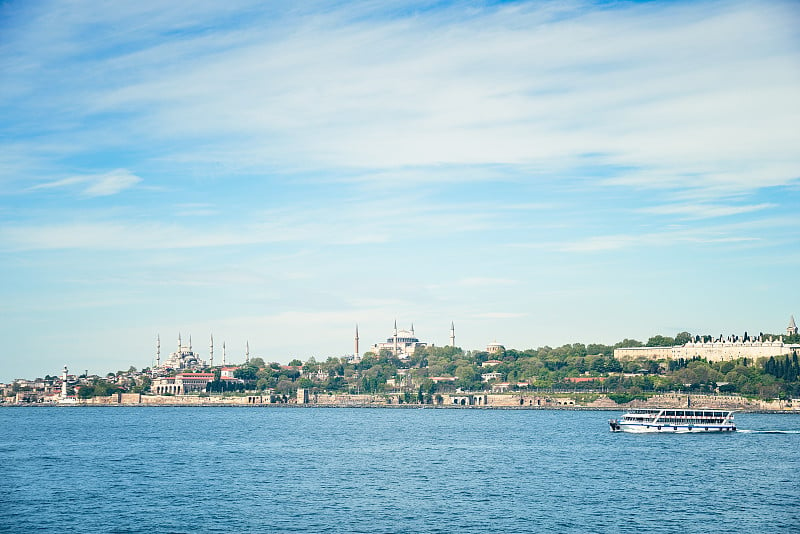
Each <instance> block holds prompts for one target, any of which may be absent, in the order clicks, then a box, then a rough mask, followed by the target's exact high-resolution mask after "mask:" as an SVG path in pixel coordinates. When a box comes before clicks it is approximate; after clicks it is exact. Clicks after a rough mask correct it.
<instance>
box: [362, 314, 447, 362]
mask: <svg viewBox="0 0 800 534" xmlns="http://www.w3.org/2000/svg"><path fill="white" fill-rule="evenodd" d="M355 341H356V352H355V357H356V360H360V357H359V352H358V326H356V339H355ZM429 345H430V346H432V345H431V344H429V343H424V342H422V341H420V340H419V338H418V337H417V336H416V334H415V333H414V325H413V324H412V325H411V329H410V330H398V329H397V321H395V322H394V331H393V332H392V335H391V337H388V338H386V341H385V342H382V343H375V344H374V345H372V347H370V349H369V351H370V352H373V353H375V354H380V353H381V351H382V350H387V351H389V352H390V353H391V354H393V355H395V356H397V357H398V358H400V359H401V360H405V359H408V358H409V357H410V356H411V355H413V354H414V351H415V350H417V348H425V347H428V346H429ZM450 346H451V347H455V346H456V328H455V323H452V322H451V323H450Z"/></svg>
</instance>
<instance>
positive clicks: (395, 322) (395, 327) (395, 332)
mask: <svg viewBox="0 0 800 534" xmlns="http://www.w3.org/2000/svg"><path fill="white" fill-rule="evenodd" d="M393 339H394V355H395V356H397V319H395V320H394V336H393Z"/></svg>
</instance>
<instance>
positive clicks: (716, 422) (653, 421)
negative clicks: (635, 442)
mask: <svg viewBox="0 0 800 534" xmlns="http://www.w3.org/2000/svg"><path fill="white" fill-rule="evenodd" d="M608 424H609V425H610V426H611V431H612V432H671V433H678V432H734V431H736V424H735V423H734V422H733V412H732V411H729V410H691V409H672V408H670V409H666V408H663V409H659V408H656V409H641V410H639V409H637V410H631V411H629V412H628V413H626V414H624V415H623V416H622V417H621V418H620V419H609V420H608Z"/></svg>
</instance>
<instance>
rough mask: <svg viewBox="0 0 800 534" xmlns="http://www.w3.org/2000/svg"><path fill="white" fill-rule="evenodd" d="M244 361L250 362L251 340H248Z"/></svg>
mask: <svg viewBox="0 0 800 534" xmlns="http://www.w3.org/2000/svg"><path fill="white" fill-rule="evenodd" d="M244 363H250V341H247V344H246V345H245V349H244Z"/></svg>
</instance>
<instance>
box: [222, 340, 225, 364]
mask: <svg viewBox="0 0 800 534" xmlns="http://www.w3.org/2000/svg"><path fill="white" fill-rule="evenodd" d="M222 365H225V342H224V341H223V342H222Z"/></svg>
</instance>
